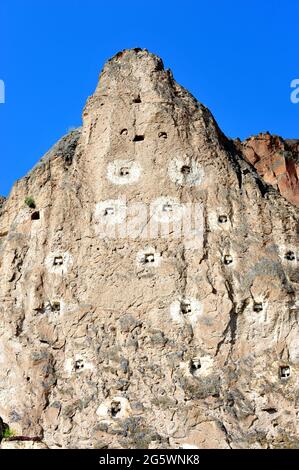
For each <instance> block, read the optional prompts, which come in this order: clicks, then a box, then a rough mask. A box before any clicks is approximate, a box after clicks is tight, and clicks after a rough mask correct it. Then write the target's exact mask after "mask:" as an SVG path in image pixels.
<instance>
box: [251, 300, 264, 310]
mask: <svg viewBox="0 0 299 470" xmlns="http://www.w3.org/2000/svg"><path fill="white" fill-rule="evenodd" d="M262 310H263V304H262V302H254V304H253V311H254V312H262Z"/></svg>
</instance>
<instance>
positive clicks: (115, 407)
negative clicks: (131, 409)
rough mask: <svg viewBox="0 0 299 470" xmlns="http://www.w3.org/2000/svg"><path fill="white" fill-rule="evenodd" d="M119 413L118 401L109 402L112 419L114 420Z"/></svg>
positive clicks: (119, 405)
mask: <svg viewBox="0 0 299 470" xmlns="http://www.w3.org/2000/svg"><path fill="white" fill-rule="evenodd" d="M120 411H121V404H120V402H119V401H113V402H111V407H110V414H111V417H112V418H116V417H117V415H118V413H119V412H120Z"/></svg>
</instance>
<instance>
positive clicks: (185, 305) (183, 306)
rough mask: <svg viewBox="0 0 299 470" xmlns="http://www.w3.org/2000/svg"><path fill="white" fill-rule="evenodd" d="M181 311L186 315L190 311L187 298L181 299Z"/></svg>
mask: <svg viewBox="0 0 299 470" xmlns="http://www.w3.org/2000/svg"><path fill="white" fill-rule="evenodd" d="M181 312H182V314H183V315H187V314H188V313H191V304H190V302H189V301H188V300H182V302H181Z"/></svg>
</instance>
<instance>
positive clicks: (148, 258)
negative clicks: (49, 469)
mask: <svg viewBox="0 0 299 470" xmlns="http://www.w3.org/2000/svg"><path fill="white" fill-rule="evenodd" d="M154 262H155V255H154V254H153V253H145V254H144V256H143V258H142V263H143V264H151V263H154Z"/></svg>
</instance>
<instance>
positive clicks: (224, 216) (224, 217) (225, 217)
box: [218, 214, 228, 224]
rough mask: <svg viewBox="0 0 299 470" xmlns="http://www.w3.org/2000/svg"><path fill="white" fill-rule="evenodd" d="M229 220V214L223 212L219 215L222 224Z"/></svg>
mask: <svg viewBox="0 0 299 470" xmlns="http://www.w3.org/2000/svg"><path fill="white" fill-rule="evenodd" d="M227 220H228V219H227V215H224V214H222V215H219V217H218V222H219V223H220V224H225V223H226V222H227Z"/></svg>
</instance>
